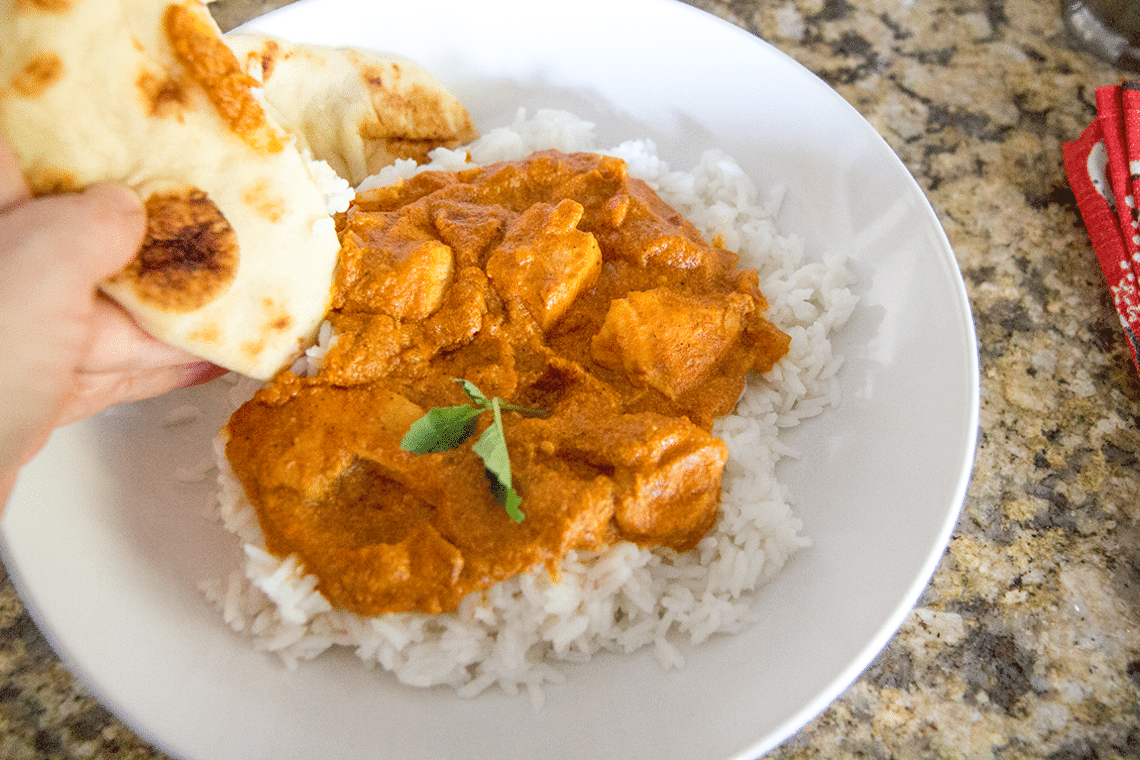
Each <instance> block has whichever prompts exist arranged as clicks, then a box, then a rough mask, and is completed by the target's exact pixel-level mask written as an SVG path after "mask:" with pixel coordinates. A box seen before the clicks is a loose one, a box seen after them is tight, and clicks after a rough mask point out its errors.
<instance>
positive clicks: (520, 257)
mask: <svg viewBox="0 0 1140 760" xmlns="http://www.w3.org/2000/svg"><path fill="white" fill-rule="evenodd" d="M581 219H582V205H581V204H580V203H577V202H576V201H572V200H569V199H567V200H563V201H561V202H560V203H559V204H558V205H557V206H551V205H550V204H548V203H537V204H535V205H534V206H532V207H531V208H529V209H528V210H527V211H525V212H524V213H523V214H522V215H520V216H519V217H518V218H517V219H516V220H515V221H514V222H513V223H512V224H511V226H510V227H509V228H508V229H507V234H506V237H505V238H504V239H503V242H502V243H501V244H500V245H499V246H498V247H496V248H495V250H494V251H493V252H492V253H491V257H490V258H489V259H488V260H487V276H488V277H489V278H490V280H491V283H492V284H493V285H494V287H495V289H496V290H497V291H499V294H500V295H501V296H502V297H503V300H505V301H510V300H518V301H519V302H521V303H522V305H523V306H524V307H526V310H527V311H529V312H530V314H531V316H532V317H534V321H535V322H537V323H538V325H539V327H540V328H542V330H543V331H544V332H545V331H546V330H549V329H550V328H551V327H552V326H553V325H554V323H555V322H557V321H558V319H559V318H560V317H561V316H562V315H563V314H565V313H566V311H567V310H568V309H569V308H570V305H571V304H572V303H573V302H574V299H575V298H577V297H578V294H579V293H580V292H582V290H584V289H586V288H588V287H590V286H591V285H592V284H593V283H594V282H595V281H596V280H597V279H598V272H600V271H601V267H602V253H601V251H600V250H599V249H598V242H597V241H596V240H595V239H594V236H593V235H591V234H590V233H588V232H582V231H581V230H579V229H577V225H578V222H579V221H581Z"/></svg>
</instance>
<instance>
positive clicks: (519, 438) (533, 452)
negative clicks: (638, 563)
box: [508, 384, 728, 551]
mask: <svg viewBox="0 0 1140 760" xmlns="http://www.w3.org/2000/svg"><path fill="white" fill-rule="evenodd" d="M508 446H510V447H512V451H513V452H514V453H513V455H512V456H513V457H514V458H517V460H518V461H519V464H520V473H521V474H520V477H519V481H520V484H521V485H520V488H524V489H525V490H526V492H527V494H528V495H529V493H530V489H529V486H530V484H529V483H528V478H529V477H530V469H531V465H530V462H531V461H532V460H536V461H540V462H547V463H550V462H558V463H561V464H560V466H555V465H549V464H548V465H547V466H549V467H550V468H551V469H552V470H558V471H562V472H566V473H578V474H577V477H579V478H585V479H590V478H594V479H599V480H602V481H606V482H608V483H610V484H612V492H611V497H610V498H612V500H613V506H612V516H613V523H614V525H613V527H614V528H615V529H616V533H615V536H616V537H617V538H621V539H625V540H629V541H635V542H637V543H639V544H643V545H657V546H668V547H671V548H674V549H677V550H678V551H685V550H687V549H691V548H692V547H693V546H694V545H696V543H697V541H699V540H700V539H701V537H702V536H703V535H704V534H705V533H706V532H707V531H708V530H709V528H711V527H712V526H713V523H715V522H716V515H717V507H718V505H719V501H720V483H721V475H722V472H723V470H724V465H725V463H726V462H727V461H728V447H727V446H726V445H725V443H724V442H723V441H721V440H720V439H719V438H716V437H714V436H713V435H712V434H710V433H708V432H706V431H704V430H702V429H701V428H699V427H697V426H696V425H694V424H693V423H691V422H689V421H688V420H687V419H685V418H683V417H668V416H665V415H663V414H658V413H655V412H641V413H637V414H627V413H623V412H622V411H621V406H620V403H619V402H618V400H617V398H616V397H614V396H613V395H612V394H611V393H608V392H606V391H605V390H604V389H600V390H599V392H593V389H592V388H590V387H589V384H583V385H582V386H581V387H580V388H578V389H575V390H574V391H573V392H572V395H571V396H569V397H567V398H564V399H563V400H562V401H561V402H560V403H559V404H558V406H557V411H556V412H555V413H554V414H552V415H551V416H550V418H549V419H534V418H529V419H524V420H519V421H518V422H516V423H515V424H514V425H513V426H512V427H511V428H510V430H509V435H508ZM572 480H573V478H569V479H568V480H567V483H569V482H572ZM556 490H561V491H565V492H566V493H570V492H571V489H570V488H569V487H567V486H563V487H561V488H560V489H556ZM524 498H528V497H524Z"/></svg>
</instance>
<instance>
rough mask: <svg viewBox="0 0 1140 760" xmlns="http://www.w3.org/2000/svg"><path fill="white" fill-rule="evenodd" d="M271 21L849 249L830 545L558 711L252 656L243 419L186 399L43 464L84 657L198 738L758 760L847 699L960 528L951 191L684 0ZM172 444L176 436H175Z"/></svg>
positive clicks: (840, 106) (30, 519)
mask: <svg viewBox="0 0 1140 760" xmlns="http://www.w3.org/2000/svg"><path fill="white" fill-rule="evenodd" d="M254 26H255V27H256V28H257V29H258V30H261V31H265V32H269V33H272V34H277V35H280V36H283V37H287V38H292V39H298V40H308V41H312V42H319V43H326V44H348V45H359V46H365V47H373V48H378V49H383V50H390V51H394V52H397V53H401V54H404V55H407V56H409V57H412V58H414V59H416V60H418V61H419V62H421V63H423V64H425V65H426V66H427V68H428V69H429V70H431V71H432V72H433V73H435V74H436V75H437V76H438V77H439V78H440V79H441V80H442V81H443V82H444V83H445V84H446V85H447V86H448V87H449V88H451V89H452V91H453V92H454V93H455V94H456V95H457V96H458V97H459V98H460V99H461V100H462V101H464V102H465V103H466V104H468V105H469V107H470V110H471V112H472V116H473V117H474V118H475V120H476V123H477V124H478V125H480V126H481V127H484V128H486V127H489V126H497V125H500V124H505V123H508V122H509V121H510V119H511V117H512V116H513V115H514V113H515V110H516V108H518V107H519V106H526V107H527V108H528V110H530V111H531V112H532V113H533V111H534V110H536V109H538V108H542V107H559V108H565V109H568V110H572V111H574V112H576V113H578V114H579V115H581V116H584V117H587V118H590V119H593V120H595V121H596V122H597V123H598V127H599V129H598V132H599V144H601V145H608V144H617V143H618V142H621V141H622V140H624V139H627V138H631V137H645V136H648V137H652V138H654V139H655V140H656V141H657V143H658V146H659V151H660V154H661V155H662V157H664V158H665V159H666V160H668V161H669V163H670V165H671V166H674V167H676V168H689V167H691V166H692V165H693V164H694V162H695V159H696V157H697V156H698V155H699V153H700V152H701V151H702V150H704V149H705V148H709V147H720V148H723V149H725V150H726V151H727V152H728V153H730V154H732V155H734V156H736V157H737V158H738V159H739V160H740V161H741V164H742V166H743V167H744V168H745V169H746V171H748V172H749V173H750V174H751V175H752V176H753V177H754V178H755V179H756V180H757V181H758V182H759V183H760V185H761V186H762V187H768V186H772V185H775V184H783V185H786V187H787V191H788V195H787V202H786V204H785V210H784V212H783V215H782V218H781V220H780V221H781V226H782V228H783V229H784V230H787V231H798V232H800V233H802V234H803V235H804V236H805V237H806V239H807V244H808V248H809V250H810V251H811V252H813V254H814V255H816V256H821V255H822V254H823V252H825V251H827V250H831V249H840V248H846V249H848V250H849V251H850V252H851V255H852V256H853V257H854V260H855V262H856V267H855V268H856V272H857V275H858V276H859V278H860V282H859V285H858V288H857V292H858V293H859V294H860V295H861V296H862V299H863V300H862V305H861V306H860V307H859V309H858V311H857V313H856V315H855V317H854V321H853V324H852V325H851V326H850V327H849V328H848V329H847V330H846V332H845V333H844V335H843V336H842V338H841V339H840V341H839V343H840V345H841V346H842V350H844V351H845V353H846V355H847V364H846V365H845V367H844V370H843V372H842V385H843V393H844V400H843V403H842V406H841V407H840V408H838V409H834V410H831V411H829V412H828V413H827V414H826V415H825V416H823V417H821V418H819V419H818V420H816V421H813V422H809V423H807V424H805V425H804V426H803V427H802V428H800V429H799V430H797V431H796V433H795V443H796V444H797V445H799V446H800V447H801V448H802V450H804V451H805V452H806V454H805V456H804V457H803V459H802V460H801V461H799V462H796V463H794V464H792V465H790V466H788V467H787V468H786V469H785V470H784V471H783V472H782V477H783V478H784V479H785V481H786V482H787V483H789V485H790V486H791V488H792V489H793V490H792V493H793V499H794V501H795V503H796V505H797V509H798V513H799V515H800V516H801V517H802V518H803V520H804V523H805V532H806V534H807V535H808V536H810V537H811V538H812V540H813V541H814V545H813V546H812V547H811V548H809V549H806V550H804V551H802V552H800V553H799V554H798V555H796V556H795V557H794V558H793V560H792V562H791V563H790V564H789V566H788V567H787V568H786V569H785V570H784V572H783V573H782V574H781V575H780V576H779V577H778V578H777V579H776V581H775V582H774V583H773V584H771V585H770V586H769V587H767V588H766V589H765V590H764V591H763V592H762V594H761V595H760V598H759V601H758V603H757V609H758V611H759V612H760V614H761V615H762V620H761V622H759V623H758V624H757V625H755V626H753V627H752V628H750V629H748V630H747V631H746V632H744V633H741V634H739V635H735V636H723V637H719V638H715V639H714V640H712V641H710V642H708V643H707V644H705V645H703V646H701V647H698V648H695V649H692V650H691V651H688V652H687V656H688V664H687V666H686V667H685V668H684V669H682V670H679V671H669V672H666V671H663V670H662V669H661V668H660V667H659V666H658V665H657V663H656V661H655V660H654V659H653V658H652V657H651V656H650V655H649V654H639V655H635V656H632V657H625V658H619V657H607V658H603V659H600V660H596V661H594V662H593V663H591V664H589V665H586V666H581V667H577V668H573V669H571V670H570V673H569V676H570V677H569V680H568V682H567V683H565V684H563V685H558V686H552V687H550V688H548V690H547V704H546V706H545V708H544V709H543V710H542V711H540V712H535V711H534V710H533V709H532V707H531V704H530V702H529V701H528V700H527V699H526V698H525V697H509V696H506V695H503V694H501V693H490V694H487V695H484V696H481V697H479V698H478V699H475V700H463V699H460V698H457V697H455V696H453V694H452V692H450V691H446V690H433V691H418V690H415V689H411V688H405V687H401V686H399V685H397V684H396V683H395V682H394V681H393V679H391V678H390V677H388V676H387V675H385V674H382V673H378V672H371V671H365V670H363V669H362V668H360V667H359V665H358V664H357V663H356V662H355V661H354V660H353V659H352V656H351V655H348V656H345V657H338V656H333V657H322V658H321V659H319V660H317V661H315V662H312V663H308V664H305V665H303V666H302V667H300V668H299V669H298V670H296V671H289V670H286V669H285V668H283V667H282V666H281V665H280V664H279V663H278V662H277V661H276V659H275V658H273V657H269V656H265V655H262V654H258V653H255V652H253V651H251V650H250V649H249V647H248V644H247V642H246V641H245V640H243V639H242V638H240V637H238V636H236V635H234V634H233V633H232V632H231V631H229V629H228V628H227V627H226V626H225V625H224V624H223V623H222V622H221V620H220V619H219V616H218V614H217V613H216V612H215V611H214V610H213V609H212V608H211V607H209V605H208V604H207V603H206V602H205V601H204V600H203V598H202V596H201V595H200V594H199V592H198V590H197V584H198V582H199V581H200V580H201V579H203V578H206V577H217V576H220V575H221V574H223V573H224V572H225V571H226V570H227V569H228V567H230V566H231V565H230V563H231V562H233V561H234V556H233V554H232V553H231V551H230V549H229V548H228V542H227V540H226V538H225V537H224V536H223V535H222V534H221V532H220V531H219V529H218V528H216V527H215V526H214V525H213V524H211V523H209V522H207V521H206V520H204V519H203V518H202V515H203V513H204V511H205V510H206V507H207V505H208V503H209V500H210V493H209V489H208V488H206V487H204V486H203V485H201V484H197V485H191V484H179V483H177V482H174V481H173V480H172V479H171V473H172V472H174V471H175V469H176V468H177V467H178V465H179V464H180V463H181V461H182V459H183V458H185V457H186V456H190V457H193V458H198V459H205V458H206V457H208V456H209V446H208V440H209V437H210V435H212V433H213V431H214V429H215V428H216V427H217V426H218V425H219V424H220V423H221V422H222V420H221V419H219V418H216V416H215V417H212V418H204V419H201V420H199V421H198V422H196V423H193V424H188V425H185V426H183V427H180V428H176V429H174V430H171V429H169V428H163V426H162V425H161V424H160V423H161V420H162V418H163V416H164V415H165V414H166V413H167V412H168V410H170V409H171V408H172V407H173V406H176V405H177V404H179V403H181V399H182V398H186V399H190V400H195V399H197V397H199V396H200V395H201V394H207V395H208V394H209V393H211V392H212V391H214V390H216V389H212V388H207V389H205V390H196V391H191V392H186V393H184V394H182V396H181V397H180V398H164V399H159V400H156V401H152V402H146V403H141V404H135V405H132V406H129V407H125V408H120V409H116V410H112V411H111V412H109V413H106V414H103V415H101V416H100V417H98V418H96V419H92V420H88V421H86V422H83V423H80V424H77V425H75V426H72V427H70V428H68V429H65V430H61V431H59V432H58V433H57V434H56V435H55V436H54V438H53V439H52V441H51V443H50V445H49V446H48V448H47V449H45V450H44V452H43V454H42V455H41V456H40V457H38V458H37V459H36V460H35V462H33V464H32V465H31V466H29V467H28V469H27V470H26V471H25V473H24V475H23V477H22V478H21V479H20V482H19V486H18V488H17V490H16V492H15V495H14V497H13V500H12V502H11V505H10V507H9V511H8V514H7V516H6V519H5V523H4V526H3V527H4V533H3V538H4V542H3V549H4V557H5V562H6V564H7V566H8V569H9V572H10V573H11V574H12V577H13V580H14V581H15V583H16V584H17V586H18V587H19V589H20V592H21V593H22V594H23V597H24V599H25V601H26V603H27V604H28V606H29V608H30V609H31V610H32V611H33V612H34V614H35V615H36V618H37V620H38V621H39V623H40V625H41V626H42V628H43V630H44V631H45V632H46V634H47V636H48V637H49V639H50V640H51V642H52V644H53V645H54V646H55V647H56V649H57V650H58V651H59V652H60V654H61V655H62V657H63V658H64V659H65V661H66V662H67V664H68V666H69V667H70V668H72V669H73V670H74V671H75V672H76V673H77V674H79V675H80V677H82V678H83V679H85V680H86V681H88V682H89V683H90V684H91V686H92V688H93V689H94V691H95V693H96V694H97V695H98V696H99V697H100V698H101V699H102V700H103V701H104V702H105V703H106V704H107V705H108V706H109V707H110V708H111V709H112V710H114V711H115V712H116V713H117V714H118V715H120V716H121V717H122V718H123V719H124V720H125V721H126V722H127V723H128V724H130V725H131V726H132V727H133V728H134V729H135V730H137V731H138V732H139V733H140V734H141V735H142V736H144V737H146V738H148V739H150V740H151V741H153V742H154V743H155V744H156V745H157V746H159V747H161V748H162V749H164V750H166V751H167V752H169V753H171V754H173V755H176V756H181V757H184V758H188V759H192V760H227V759H228V758H235V759H240V760H256V759H257V758H267V759H268V758H272V759H273V760H285V759H287V758H298V759H302V758H303V759H305V760H309V759H312V758H336V759H337V760H354V759H355V758H401V759H402V760H413V759H414V758H442V757H465V758H494V760H508V759H510V758H519V759H520V760H534V759H535V758H546V759H553V758H574V759H575V760H578V759H580V758H611V757H612V758H621V760H635V759H636V758H652V759H653V760H667V759H669V758H678V759H680V758H684V760H725V759H726V758H740V759H742V760H747V759H749V758H753V757H755V756H756V755H758V754H760V753H762V752H764V751H765V750H767V749H770V748H771V747H773V746H775V745H776V744H778V743H779V742H780V741H782V740H783V739H784V738H786V737H787V736H789V735H790V734H792V733H793V732H794V731H795V730H796V729H798V728H799V727H800V726H802V725H803V724H804V723H806V722H807V721H808V720H809V719H810V718H811V717H813V716H814V715H815V714H816V713H818V712H819V711H821V710H823V709H824V708H825V707H826V706H827V705H828V703H829V702H831V701H832V700H833V699H834V698H836V697H837V696H838V695H839V694H840V693H841V692H842V691H843V690H844V689H845V688H846V687H847V686H848V685H849V684H850V683H851V682H852V681H853V680H854V679H855V678H856V677H857V676H858V675H859V673H860V672H861V671H862V670H863V669H864V668H865V667H866V666H867V665H868V664H869V663H870V662H871V660H872V659H873V658H874V656H875V655H876V653H877V652H878V651H879V650H880V649H881V648H882V647H883V646H884V645H885V644H886V642H887V641H888V639H889V638H890V637H891V636H892V635H893V634H894V632H895V631H896V630H897V628H898V626H899V625H901V623H902V621H903V619H904V617H905V616H906V614H907V612H908V610H909V609H910V608H911V606H912V605H913V604H914V603H915V601H916V599H917V598H918V595H919V594H920V592H921V591H922V589H923V588H924V587H925V585H926V583H927V582H928V580H929V578H930V575H931V574H932V573H933V571H934V568H935V566H936V564H937V562H938V560H939V558H940V556H941V554H942V552H943V550H944V548H945V546H946V543H947V541H948V540H949V537H950V534H951V531H952V529H953V526H954V524H955V522H956V519H957V515H958V512H959V509H960V507H961V503H962V500H963V498H964V495H965V490H966V485H967V481H968V479H969V472H970V467H971V463H972V460H973V449H974V443H975V432H976V427H977V421H978V398H979V392H978V365H977V355H976V344H975V336H974V331H973V325H972V321H971V318H970V310H969V305H968V303H967V300H966V295H965V290H964V288H963V284H962V280H961V277H960V275H959V272H958V269H957V266H956V264H955V260H954V257H953V254H952V252H951V250H950V247H949V245H948V243H947V241H946V238H945V236H944V234H943V232H942V229H941V227H940V226H939V224H938V221H937V219H936V217H935V215H934V213H933V212H932V210H931V208H930V206H929V205H928V203H927V202H926V200H925V198H924V196H923V194H922V192H921V191H920V189H919V188H918V186H917V185H916V184H915V182H914V181H913V179H912V178H911V176H910V175H909V174H908V173H907V171H906V169H905V168H904V167H903V165H902V164H901V163H900V162H899V160H898V159H897V158H896V157H895V155H894V154H893V153H892V152H891V151H890V150H889V148H888V147H887V146H886V144H885V143H884V142H883V141H882V140H881V139H880V138H879V136H878V135H877V134H876V133H875V132H874V130H873V129H872V128H871V127H870V126H869V125H868V124H867V123H866V122H865V121H864V120H863V119H862V118H860V116H859V115H858V114H857V113H856V112H855V111H854V110H853V109H852V108H851V107H849V106H848V105H847V104H846V103H845V102H844V101H843V100H842V99H841V98H840V97H838V96H837V95H836V94H835V93H834V92H833V91H832V90H830V89H829V88H828V87H827V86H826V85H825V84H824V83H822V82H821V81H819V80H818V79H816V78H815V77H814V76H813V75H812V74H810V73H809V72H807V71H806V70H804V69H803V68H801V67H800V66H799V65H798V64H796V63H794V62H793V61H791V60H790V59H789V58H787V57H786V56H784V55H783V54H781V53H779V52H778V51H776V50H775V49H773V48H771V47H770V46H768V45H767V44H765V43H763V42H761V41H759V40H757V39H756V38H754V37H752V36H750V35H748V34H747V33H745V32H743V31H741V30H739V29H737V28H736V27H733V26H731V25H730V24H728V23H725V22H722V21H720V20H718V19H716V18H714V17H712V16H710V15H707V14H704V13H702V12H700V11H697V10H694V9H692V8H690V7H688V6H685V5H682V4H681V3H677V2H672V1H671V0H620V2H619V1H617V0H576V2H574V3H573V4H569V5H568V4H566V3H547V2H541V1H539V0H482V1H480V2H473V1H471V0H415V2H397V1H396V0H391V1H383V0H312V1H311V2H302V3H300V4H298V5H295V6H290V7H288V8H286V9H284V10H282V11H279V12H276V13H274V14H271V15H269V16H266V17H264V18H262V19H260V20H258V21H257V22H256V23H255V24H254ZM172 440H173V441H174V443H173V444H172Z"/></svg>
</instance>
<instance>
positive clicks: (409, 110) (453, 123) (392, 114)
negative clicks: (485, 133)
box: [225, 34, 479, 187]
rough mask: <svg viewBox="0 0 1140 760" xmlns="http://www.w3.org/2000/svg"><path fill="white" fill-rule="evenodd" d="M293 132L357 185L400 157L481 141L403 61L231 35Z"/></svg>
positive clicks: (456, 106) (422, 157)
mask: <svg viewBox="0 0 1140 760" xmlns="http://www.w3.org/2000/svg"><path fill="white" fill-rule="evenodd" d="M225 39H226V44H228V45H229V46H230V48H231V49H232V50H233V51H234V52H235V53H236V54H237V56H238V58H239V59H240V60H241V61H242V62H243V64H244V66H245V70H246V71H247V72H248V73H249V74H250V75H251V76H253V77H254V78H256V79H258V80H259V81H261V83H262V86H263V88H264V92H265V99H266V100H267V101H268V102H269V105H270V106H271V108H272V109H273V111H274V113H275V115H276V116H277V117H278V118H279V120H280V121H281V123H282V124H283V125H284V126H285V128H286V129H288V130H289V131H291V132H293V133H294V134H296V135H298V136H299V137H301V138H302V139H303V140H304V141H305V143H306V144H307V146H308V148H309V149H310V150H311V151H312V154H313V156H314V157H315V158H318V159H321V160H323V161H325V162H327V163H328V164H329V165H330V166H331V167H332V168H333V169H335V170H336V171H337V173H338V174H339V175H340V176H342V177H344V178H346V179H347V180H348V181H349V182H350V183H351V184H352V185H353V186H354V187H355V186H356V185H358V184H360V182H361V180H363V179H364V178H365V177H367V176H369V175H371V174H375V173H376V172H378V171H380V169H382V168H383V167H385V166H388V165H389V164H391V163H392V162H393V161H395V160H396V159H398V158H411V159H414V160H415V161H416V162H417V163H423V162H424V161H426V160H427V154H428V151H430V150H432V149H434V148H437V147H439V146H441V145H442V146H445V147H448V148H454V147H456V146H457V145H461V144H463V143H467V142H470V141H472V140H474V139H475V138H476V137H478V136H479V135H478V132H476V130H475V127H474V125H473V124H472V123H471V117H470V116H469V115H468V113H467V109H466V108H464V107H463V106H462V104H460V103H459V101H458V100H456V99H455V98H454V97H452V95H451V94H450V93H448V92H447V90H446V89H444V87H443V85H442V84H440V83H439V82H438V81H437V80H436V79H435V78H434V77H432V76H431V75H430V74H428V73H427V72H426V71H425V70H424V69H423V68H421V67H420V66H419V65H418V64H416V63H414V62H412V61H410V60H408V59H406V58H402V57H400V56H396V55H391V54H385V53H375V52H366V51H363V50H353V49H348V48H327V47H320V46H315V45H302V44H297V43H293V42H288V41H286V40H281V39H276V38H273V37H267V36H262V35H254V34H229V35H226V38H225Z"/></svg>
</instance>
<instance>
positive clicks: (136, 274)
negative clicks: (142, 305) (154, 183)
mask: <svg viewBox="0 0 1140 760" xmlns="http://www.w3.org/2000/svg"><path fill="white" fill-rule="evenodd" d="M146 215H147V220H146V239H145V240H144V241H143V245H142V249H141V250H140V251H139V253H138V255H137V256H136V257H135V259H134V260H133V261H132V262H131V263H130V264H128V265H127V267H126V268H125V269H123V270H122V271H121V272H119V273H118V274H116V275H115V276H114V277H113V278H112V281H113V282H129V283H131V284H132V285H133V287H134V289H135V291H136V292H137V293H138V295H139V297H140V298H141V299H142V300H144V301H147V302H148V303H150V304H151V305H152V306H157V307H159V308H162V309H165V310H167V311H174V312H180V311H191V310H193V309H197V308H199V307H201V306H204V305H205V304H207V303H209V302H211V301H213V300H214V299H215V298H217V296H218V295H219V294H220V293H221V292H223V291H224V290H225V289H226V288H228V287H229V285H230V283H231V282H232V281H233V279H234V276H235V275H236V274H237V265H238V241H237V235H236V233H235V232H234V230H233V227H231V226H230V223H229V222H228V221H226V218H225V216H223V215H222V212H221V211H219V210H218V207H217V206H216V205H214V202H213V201H211V200H210V199H209V198H208V197H207V196H206V194H205V193H204V192H202V191H201V190H198V189H197V188H191V189H189V190H187V191H183V192H165V193H155V194H153V195H151V196H150V197H149V198H147V200H146Z"/></svg>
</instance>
